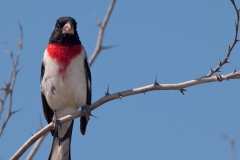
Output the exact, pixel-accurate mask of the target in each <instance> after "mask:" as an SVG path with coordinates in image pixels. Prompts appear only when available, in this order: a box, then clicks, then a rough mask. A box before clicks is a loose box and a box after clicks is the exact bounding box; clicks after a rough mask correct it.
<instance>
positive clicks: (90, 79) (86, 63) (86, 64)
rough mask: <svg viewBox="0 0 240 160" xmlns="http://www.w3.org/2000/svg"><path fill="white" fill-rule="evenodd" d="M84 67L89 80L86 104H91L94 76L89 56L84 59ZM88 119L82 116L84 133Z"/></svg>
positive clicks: (81, 129) (81, 125)
mask: <svg viewBox="0 0 240 160" xmlns="http://www.w3.org/2000/svg"><path fill="white" fill-rule="evenodd" d="M84 68H85V75H86V81H87V99H86V105H91V101H92V78H91V72H90V69H89V65H88V61H87V58H85V60H84ZM87 124H88V120H87V119H86V117H85V116H84V117H81V118H80V131H81V133H82V135H84V134H85V133H86V128H87Z"/></svg>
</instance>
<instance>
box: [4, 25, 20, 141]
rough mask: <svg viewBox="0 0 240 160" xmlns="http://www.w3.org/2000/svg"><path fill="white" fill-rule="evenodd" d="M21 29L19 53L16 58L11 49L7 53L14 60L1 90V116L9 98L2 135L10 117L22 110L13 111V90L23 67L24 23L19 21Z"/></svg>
mask: <svg viewBox="0 0 240 160" xmlns="http://www.w3.org/2000/svg"><path fill="white" fill-rule="evenodd" d="M19 29H20V37H19V38H18V51H17V55H16V59H14V57H13V53H12V52H11V51H7V50H6V53H7V54H8V55H9V56H10V59H11V62H12V71H11V73H10V75H9V79H8V82H7V83H5V87H4V88H2V89H1V90H2V91H3V93H4V95H3V98H1V99H0V101H1V106H0V118H1V115H2V113H3V111H4V110H5V107H4V106H5V103H6V101H7V98H8V100H9V102H8V107H7V108H8V112H7V115H6V117H5V120H4V121H3V123H2V125H1V128H0V136H1V135H2V134H3V131H4V129H5V127H6V125H7V123H8V120H9V119H10V117H11V116H12V115H13V114H14V113H16V112H18V111H20V109H18V110H15V111H12V98H13V90H14V86H15V82H16V79H17V74H18V72H19V71H20V69H21V68H18V64H19V57H20V53H21V50H22V40H23V29H22V25H21V24H20V23H19Z"/></svg>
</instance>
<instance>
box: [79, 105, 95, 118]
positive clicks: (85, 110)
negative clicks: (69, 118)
mask: <svg viewBox="0 0 240 160" xmlns="http://www.w3.org/2000/svg"><path fill="white" fill-rule="evenodd" d="M81 112H82V113H84V114H85V115H84V116H85V117H86V119H87V120H90V116H92V117H95V118H97V117H96V116H94V115H92V114H91V110H90V108H89V105H84V106H82V107H81Z"/></svg>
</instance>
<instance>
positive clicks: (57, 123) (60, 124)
mask: <svg viewBox="0 0 240 160" xmlns="http://www.w3.org/2000/svg"><path fill="white" fill-rule="evenodd" d="M53 124H54V128H53V130H55V135H57V132H58V126H59V127H60V128H62V123H61V121H60V120H59V119H58V118H57V114H56V110H55V111H54V115H53Z"/></svg>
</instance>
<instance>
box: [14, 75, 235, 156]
mask: <svg viewBox="0 0 240 160" xmlns="http://www.w3.org/2000/svg"><path fill="white" fill-rule="evenodd" d="M229 79H240V71H239V72H232V73H230V74H227V75H217V76H213V77H203V78H200V79H195V80H190V81H186V82H182V83H178V84H158V83H155V82H156V80H155V81H154V83H153V84H150V85H148V86H143V87H140V88H134V89H131V90H127V91H122V92H116V93H114V94H109V93H108V94H105V95H104V96H103V97H102V98H101V99H99V100H98V101H96V102H94V103H93V104H91V105H90V106H89V111H92V110H94V109H96V108H98V107H99V106H101V105H103V104H104V103H107V102H109V101H111V100H115V99H120V98H121V99H122V98H123V97H127V96H131V95H135V94H141V93H146V92H149V91H154V90H178V91H181V92H184V91H186V90H184V89H183V88H187V87H191V86H195V85H198V84H203V83H209V82H221V81H223V80H229ZM85 114H87V113H86V111H85V110H84V111H78V112H75V113H73V114H71V115H67V116H65V117H62V118H60V123H61V124H63V123H65V122H67V121H70V120H72V119H74V118H77V117H80V116H84V115H85ZM88 114H89V113H88ZM53 128H54V124H53V123H52V122H51V123H49V124H48V125H47V126H45V127H44V128H43V129H41V130H40V131H38V132H37V133H35V134H34V135H33V136H32V137H31V138H30V139H29V140H28V141H27V142H25V143H24V144H23V145H22V146H21V147H20V149H19V150H18V151H17V152H16V153H15V154H14V155H13V156H12V158H11V160H16V159H19V158H20V157H21V156H22V154H23V153H24V152H25V151H26V150H27V149H28V148H29V147H30V146H31V145H32V144H33V143H34V142H35V141H37V140H38V139H39V138H40V137H42V136H43V135H45V134H46V133H47V132H49V131H50V130H52V129H53Z"/></svg>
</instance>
